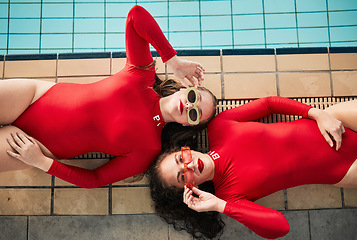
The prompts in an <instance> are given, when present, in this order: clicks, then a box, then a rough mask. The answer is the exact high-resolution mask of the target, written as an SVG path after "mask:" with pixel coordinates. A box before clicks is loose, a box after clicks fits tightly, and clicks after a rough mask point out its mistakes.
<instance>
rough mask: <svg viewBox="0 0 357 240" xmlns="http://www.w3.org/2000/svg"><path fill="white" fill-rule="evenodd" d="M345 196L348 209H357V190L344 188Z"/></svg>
mask: <svg viewBox="0 0 357 240" xmlns="http://www.w3.org/2000/svg"><path fill="white" fill-rule="evenodd" d="M343 194H344V197H345V206H346V207H357V189H356V188H344V189H343Z"/></svg>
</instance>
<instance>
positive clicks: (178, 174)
mask: <svg viewBox="0 0 357 240" xmlns="http://www.w3.org/2000/svg"><path fill="white" fill-rule="evenodd" d="M175 162H176V164H177V165H178V161H177V154H175ZM176 178H177V182H178V183H180V172H177V177H176Z"/></svg>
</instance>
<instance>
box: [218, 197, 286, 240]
mask: <svg viewBox="0 0 357 240" xmlns="http://www.w3.org/2000/svg"><path fill="white" fill-rule="evenodd" d="M223 214H225V215H227V216H228V217H231V218H233V219H235V220H237V221H239V222H240V223H242V224H244V225H245V226H246V227H248V228H249V229H250V230H252V231H253V232H255V233H256V234H258V235H259V236H261V237H264V238H268V239H275V238H278V237H283V236H285V235H286V234H287V233H288V232H289V230H290V227H289V223H288V221H287V220H286V218H285V217H284V216H283V215H282V214H281V213H280V212H278V211H276V210H273V209H270V208H266V207H263V206H261V205H258V204H256V203H254V202H251V201H248V200H245V199H242V200H238V201H237V202H230V201H227V204H226V207H225V209H224V212H223Z"/></svg>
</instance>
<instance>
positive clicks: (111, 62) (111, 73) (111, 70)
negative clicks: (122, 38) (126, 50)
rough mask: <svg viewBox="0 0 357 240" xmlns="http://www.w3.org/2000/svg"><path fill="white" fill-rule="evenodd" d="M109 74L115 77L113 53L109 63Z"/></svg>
mask: <svg viewBox="0 0 357 240" xmlns="http://www.w3.org/2000/svg"><path fill="white" fill-rule="evenodd" d="M109 64H110V66H109V74H110V76H111V75H113V52H110V61H109Z"/></svg>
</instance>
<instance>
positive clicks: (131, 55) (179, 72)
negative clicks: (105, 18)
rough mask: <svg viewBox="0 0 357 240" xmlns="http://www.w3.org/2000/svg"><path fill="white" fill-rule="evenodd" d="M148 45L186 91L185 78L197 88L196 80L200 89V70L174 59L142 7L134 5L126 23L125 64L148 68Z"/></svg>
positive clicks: (163, 38)
mask: <svg viewBox="0 0 357 240" xmlns="http://www.w3.org/2000/svg"><path fill="white" fill-rule="evenodd" d="M149 43H150V44H151V45H152V46H153V47H154V48H155V49H156V51H157V52H158V53H159V54H160V56H161V58H162V61H163V62H166V63H167V65H168V66H169V68H170V69H171V70H172V71H173V73H174V74H175V76H176V77H177V78H178V79H179V80H180V81H181V83H182V84H183V85H184V86H186V87H188V84H187V83H186V82H185V80H184V79H185V78H187V79H188V80H189V81H190V82H191V83H192V84H193V85H194V86H197V83H196V81H195V79H194V78H196V79H197V81H198V84H199V85H201V82H202V80H203V72H204V68H203V66H202V65H201V64H199V63H197V62H192V61H188V60H184V59H181V58H179V57H177V55H176V54H177V52H176V51H175V50H174V49H173V48H172V46H171V45H170V43H169V42H168V41H167V39H166V37H165V35H164V34H163V32H162V31H161V29H160V27H159V25H158V24H157V22H156V21H155V19H154V18H153V17H152V16H151V14H150V13H149V12H148V11H146V10H145V9H144V8H143V7H140V6H137V5H136V6H134V7H133V8H132V9H131V10H130V11H129V13H128V17H127V21H126V29H125V44H126V53H127V61H128V63H129V64H131V65H135V66H140V67H144V66H151V65H150V64H152V62H153V59H152V56H151V52H150V46H149Z"/></svg>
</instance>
